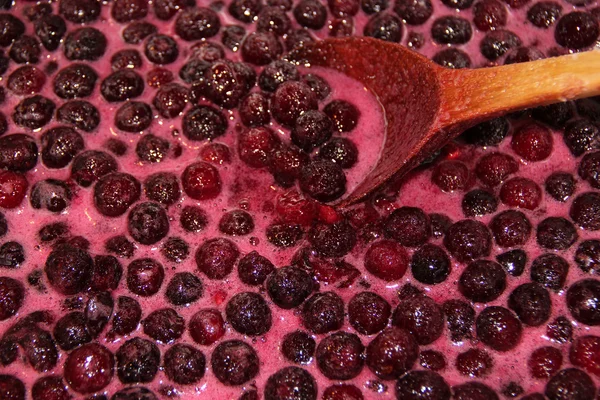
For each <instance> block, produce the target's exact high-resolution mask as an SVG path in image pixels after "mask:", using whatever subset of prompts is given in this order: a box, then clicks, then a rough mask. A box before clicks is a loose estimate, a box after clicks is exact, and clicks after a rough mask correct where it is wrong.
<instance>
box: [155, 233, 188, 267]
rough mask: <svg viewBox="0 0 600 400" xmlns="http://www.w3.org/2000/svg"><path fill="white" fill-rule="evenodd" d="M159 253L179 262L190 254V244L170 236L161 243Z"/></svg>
mask: <svg viewBox="0 0 600 400" xmlns="http://www.w3.org/2000/svg"><path fill="white" fill-rule="evenodd" d="M160 253H161V254H162V255H163V256H164V257H165V258H166V259H167V260H169V261H171V262H174V263H181V262H183V261H184V260H185V259H186V258H187V257H188V255H189V254H190V246H189V245H188V244H187V242H186V241H185V240H183V239H181V238H178V237H170V238H168V239H167V240H166V241H165V242H164V243H163V245H162V248H161V249H160Z"/></svg>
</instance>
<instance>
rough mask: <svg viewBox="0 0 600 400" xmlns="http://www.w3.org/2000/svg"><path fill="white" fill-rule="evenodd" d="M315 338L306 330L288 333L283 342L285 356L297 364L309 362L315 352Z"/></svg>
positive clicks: (282, 350)
mask: <svg viewBox="0 0 600 400" xmlns="http://www.w3.org/2000/svg"><path fill="white" fill-rule="evenodd" d="M315 348H316V343H315V340H314V339H313V338H312V337H311V336H310V335H309V334H307V333H306V332H303V331H294V332H290V333H288V334H286V335H285V336H284V337H283V341H282V342H281V353H282V354H283V356H284V357H285V358H286V359H287V360H289V361H292V362H294V363H296V364H308V363H310V361H311V360H312V358H313V355H314V354H315Z"/></svg>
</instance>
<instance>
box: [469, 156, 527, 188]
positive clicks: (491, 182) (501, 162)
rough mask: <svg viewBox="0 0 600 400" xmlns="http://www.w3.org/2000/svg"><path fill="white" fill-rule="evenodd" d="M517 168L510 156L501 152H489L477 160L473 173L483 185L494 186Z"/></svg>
mask: <svg viewBox="0 0 600 400" xmlns="http://www.w3.org/2000/svg"><path fill="white" fill-rule="evenodd" d="M518 169H519V165H518V164H517V162H516V161H515V160H514V159H513V158H512V157H511V156H509V155H506V154H503V153H489V154H486V155H485V156H483V157H482V158H481V159H480V160H479V162H478V163H477V166H476V167H475V173H476V174H477V177H478V178H479V180H481V181H482V182H483V183H484V184H485V185H487V186H490V187H494V186H497V185H499V184H500V183H501V182H503V181H504V180H505V179H506V178H508V177H509V176H510V175H512V174H514V173H515V172H517V171H518Z"/></svg>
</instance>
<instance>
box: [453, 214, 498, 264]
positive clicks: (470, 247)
mask: <svg viewBox="0 0 600 400" xmlns="http://www.w3.org/2000/svg"><path fill="white" fill-rule="evenodd" d="M491 241H492V238H491V234H490V231H489V230H488V229H487V227H486V226H485V225H483V224H482V223H481V222H479V221H474V220H470V219H464V220H461V221H458V222H456V223H454V224H453V225H452V226H451V227H450V228H449V229H448V231H447V232H446V235H445V236H444V246H445V247H446V249H447V250H448V251H449V252H450V254H452V255H453V256H454V257H455V258H456V259H457V260H458V261H460V262H468V261H471V260H473V259H476V258H480V257H486V256H488V255H489V254H490V248H491Z"/></svg>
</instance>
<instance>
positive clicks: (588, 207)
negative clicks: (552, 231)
mask: <svg viewBox="0 0 600 400" xmlns="http://www.w3.org/2000/svg"><path fill="white" fill-rule="evenodd" d="M569 216H570V217H571V219H572V220H573V221H574V222H575V223H576V224H577V225H579V227H581V228H583V229H585V230H590V231H595V230H598V229H600V194H598V193H596V192H586V193H582V194H580V195H578V196H577V197H576V198H575V200H573V203H572V204H571V208H570V210H569Z"/></svg>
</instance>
